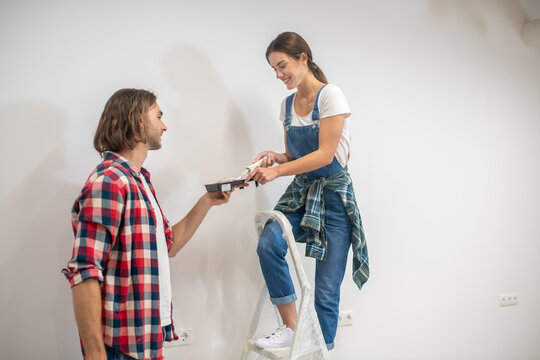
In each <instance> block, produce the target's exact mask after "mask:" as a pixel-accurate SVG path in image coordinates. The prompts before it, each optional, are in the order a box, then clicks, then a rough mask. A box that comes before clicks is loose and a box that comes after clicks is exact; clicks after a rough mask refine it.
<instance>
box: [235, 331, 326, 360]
mask: <svg viewBox="0 0 540 360" xmlns="http://www.w3.org/2000/svg"><path fill="white" fill-rule="evenodd" d="M263 336H264V335H258V336H255V337H254V338H252V339H249V340H248V341H247V343H246V347H245V349H244V351H246V352H255V353H257V354H259V355H263V356H265V357H267V358H268V359H271V360H284V359H289V358H290V356H291V348H290V347H286V348H279V349H260V348H258V347H256V346H255V345H254V342H255V340H257V339H259V338H261V337H263ZM296 359H298V360H304V359H305V360H308V359H309V360H314V359H325V358H324V357H323V354H322V351H321V348H320V347H312V348H310V349H307V350H306V351H305V352H304V353H303V354H299V355H298V357H296Z"/></svg>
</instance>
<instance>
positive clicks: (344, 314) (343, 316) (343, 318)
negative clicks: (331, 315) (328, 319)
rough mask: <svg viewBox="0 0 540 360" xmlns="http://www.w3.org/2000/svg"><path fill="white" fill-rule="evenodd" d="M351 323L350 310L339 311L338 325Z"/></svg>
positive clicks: (351, 314) (351, 315)
mask: <svg viewBox="0 0 540 360" xmlns="http://www.w3.org/2000/svg"><path fill="white" fill-rule="evenodd" d="M352 324H353V312H352V310H347V311H340V312H339V318H338V326H351V325H352Z"/></svg>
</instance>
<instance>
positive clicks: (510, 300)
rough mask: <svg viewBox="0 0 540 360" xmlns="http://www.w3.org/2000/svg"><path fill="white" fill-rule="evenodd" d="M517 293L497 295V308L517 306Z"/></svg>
mask: <svg viewBox="0 0 540 360" xmlns="http://www.w3.org/2000/svg"><path fill="white" fill-rule="evenodd" d="M517 302H518V295H517V293H506V294H499V306H514V305H517Z"/></svg>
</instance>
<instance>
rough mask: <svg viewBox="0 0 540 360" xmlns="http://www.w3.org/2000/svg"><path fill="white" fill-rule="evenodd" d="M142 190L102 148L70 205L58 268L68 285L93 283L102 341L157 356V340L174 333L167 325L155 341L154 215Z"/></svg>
mask: <svg viewBox="0 0 540 360" xmlns="http://www.w3.org/2000/svg"><path fill="white" fill-rule="evenodd" d="M140 173H141V174H143V175H144V177H145V178H146V180H147V181H148V184H149V186H150V189H151V191H152V193H153V194H154V196H155V191H154V188H153V187H152V184H151V183H150V174H149V173H148V171H146V170H145V169H144V168H142V169H141V172H140ZM148 196H149V194H147V193H146V191H145V189H144V184H143V183H142V179H141V178H139V172H138V171H137V169H136V168H135V167H134V166H133V165H132V164H131V163H130V162H129V161H127V160H126V159H125V158H123V157H121V156H120V155H118V154H116V153H113V152H107V153H105V156H104V160H103V161H102V162H101V163H100V164H99V165H98V166H97V167H96V169H95V170H94V171H93V172H92V174H91V175H90V176H89V178H88V180H87V181H86V183H85V185H84V187H83V189H82V191H81V193H80V195H79V197H78V198H77V199H76V200H75V204H74V205H73V209H72V225H73V231H74V233H75V245H74V247H73V257H72V258H71V260H70V261H69V263H68V265H67V268H65V269H63V273H64V275H65V276H66V278H67V279H68V280H69V281H70V283H71V286H74V285H77V284H79V283H81V282H83V281H84V280H86V279H97V280H98V281H99V282H100V285H101V299H102V312H101V317H102V326H103V341H104V343H105V344H106V345H108V346H111V347H113V348H115V349H117V350H119V351H120V352H122V353H124V354H126V355H129V356H132V357H134V358H137V359H163V352H162V347H163V346H162V345H163V340H165V341H171V340H173V339H174V340H176V339H178V336H177V335H176V334H175V333H174V328H173V327H172V326H169V327H168V329H167V330H168V331H165V332H164V333H165V334H166V335H165V339H163V334H162V328H161V321H160V310H159V274H158V254H157V244H156V234H155V233H156V226H155V223H156V218H155V216H154V212H153V208H152V205H151V203H150V199H149V198H148ZM156 211H161V209H156ZM162 214H163V213H162ZM163 223H164V224H163V227H164V229H165V238H166V239H167V247H168V248H169V249H170V247H171V245H172V242H173V232H172V229H171V227H170V226H169V222H168V221H167V219H166V218H165V216H164V215H163Z"/></svg>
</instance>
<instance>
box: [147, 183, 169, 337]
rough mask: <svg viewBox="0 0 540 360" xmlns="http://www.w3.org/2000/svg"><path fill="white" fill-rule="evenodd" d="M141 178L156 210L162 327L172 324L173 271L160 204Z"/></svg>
mask: <svg viewBox="0 0 540 360" xmlns="http://www.w3.org/2000/svg"><path fill="white" fill-rule="evenodd" d="M140 178H141V180H142V182H143V184H144V189H145V190H146V193H147V194H148V197H149V198H150V203H151V204H152V207H153V208H154V214H155V216H156V241H157V253H158V269H159V314H160V317H161V327H164V326H167V325H170V324H172V321H171V301H172V300H171V299H172V291H171V271H170V268H169V251H168V249H167V239H165V229H164V228H163V216H162V215H161V211H160V210H159V206H158V203H157V201H156V198H155V197H154V194H152V191H150V186H148V183H147V182H146V179H145V177H144V176H143V175H140Z"/></svg>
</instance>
